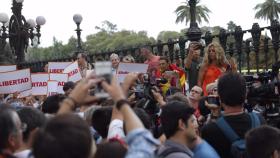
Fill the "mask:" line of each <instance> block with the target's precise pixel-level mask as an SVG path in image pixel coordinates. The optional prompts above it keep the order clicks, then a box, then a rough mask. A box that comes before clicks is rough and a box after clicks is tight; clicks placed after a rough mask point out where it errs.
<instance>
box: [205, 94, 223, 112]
mask: <svg viewBox="0 0 280 158" xmlns="http://www.w3.org/2000/svg"><path fill="white" fill-rule="evenodd" d="M220 105H221V103H220V98H219V96H215V95H210V96H208V97H207V99H206V101H205V106H206V107H208V108H209V109H214V108H218V107H220Z"/></svg>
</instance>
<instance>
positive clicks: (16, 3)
mask: <svg viewBox="0 0 280 158" xmlns="http://www.w3.org/2000/svg"><path fill="white" fill-rule="evenodd" d="M22 3H23V0H13V4H12V8H11V9H12V12H13V15H12V16H11V18H10V19H9V17H8V15H7V14H6V13H0V22H1V23H2V26H1V29H0V40H1V42H0V64H1V63H2V64H3V63H7V62H6V61H7V57H6V56H5V54H4V49H5V45H6V39H7V38H8V39H9V44H10V48H11V50H12V53H13V55H14V56H15V60H16V63H17V64H19V63H22V62H24V60H25V52H26V51H27V47H28V45H29V39H31V45H33V39H34V38H35V37H37V39H38V42H37V43H38V44H40V37H41V34H40V28H41V26H42V25H44V24H45V23H46V20H45V18H44V17H43V16H38V17H37V18H36V23H35V21H34V20H33V19H29V20H27V21H26V19H25V17H24V16H23V15H22V14H21V10H22ZM7 32H8V33H7Z"/></svg>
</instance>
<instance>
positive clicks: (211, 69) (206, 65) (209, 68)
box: [197, 42, 231, 95]
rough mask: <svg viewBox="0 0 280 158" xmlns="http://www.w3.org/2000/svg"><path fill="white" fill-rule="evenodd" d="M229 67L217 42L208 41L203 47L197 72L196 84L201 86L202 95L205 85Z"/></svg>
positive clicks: (205, 93)
mask: <svg viewBox="0 0 280 158" xmlns="http://www.w3.org/2000/svg"><path fill="white" fill-rule="evenodd" d="M230 67H231V66H230V64H229V62H228V61H227V59H226V57H225V52H224V49H223V48H222V46H221V45H220V44H219V43H217V42H212V43H210V44H209V45H208V46H207V47H206V49H205V54H204V57H203V61H202V65H201V67H200V69H199V74H198V83H197V84H198V86H200V87H202V89H203V93H204V95H207V91H206V86H207V85H208V84H209V83H212V82H214V81H215V80H216V79H218V78H219V77H220V76H221V75H222V73H224V72H225V71H226V70H227V69H229V68H230Z"/></svg>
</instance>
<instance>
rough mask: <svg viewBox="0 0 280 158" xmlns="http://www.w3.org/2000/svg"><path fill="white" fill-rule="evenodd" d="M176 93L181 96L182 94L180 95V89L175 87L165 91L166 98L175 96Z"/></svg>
mask: <svg viewBox="0 0 280 158" xmlns="http://www.w3.org/2000/svg"><path fill="white" fill-rule="evenodd" d="M176 93H181V94H183V93H182V89H180V88H178V87H175V86H171V87H170V88H169V89H168V90H167V92H166V96H167V97H168V96H171V95H174V94H176Z"/></svg>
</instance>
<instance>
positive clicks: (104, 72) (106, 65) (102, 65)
mask: <svg viewBox="0 0 280 158" xmlns="http://www.w3.org/2000/svg"><path fill="white" fill-rule="evenodd" d="M94 67H95V71H94V74H95V76H96V77H97V78H100V79H103V80H105V81H106V82H107V83H108V84H110V83H111V79H112V63H111V62H110V61H105V62H96V63H95V65H94ZM94 95H95V96H96V97H99V98H107V97H109V94H108V93H107V92H106V91H105V90H104V89H103V88H102V86H101V83H99V84H97V86H96V87H95V91H94Z"/></svg>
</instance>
